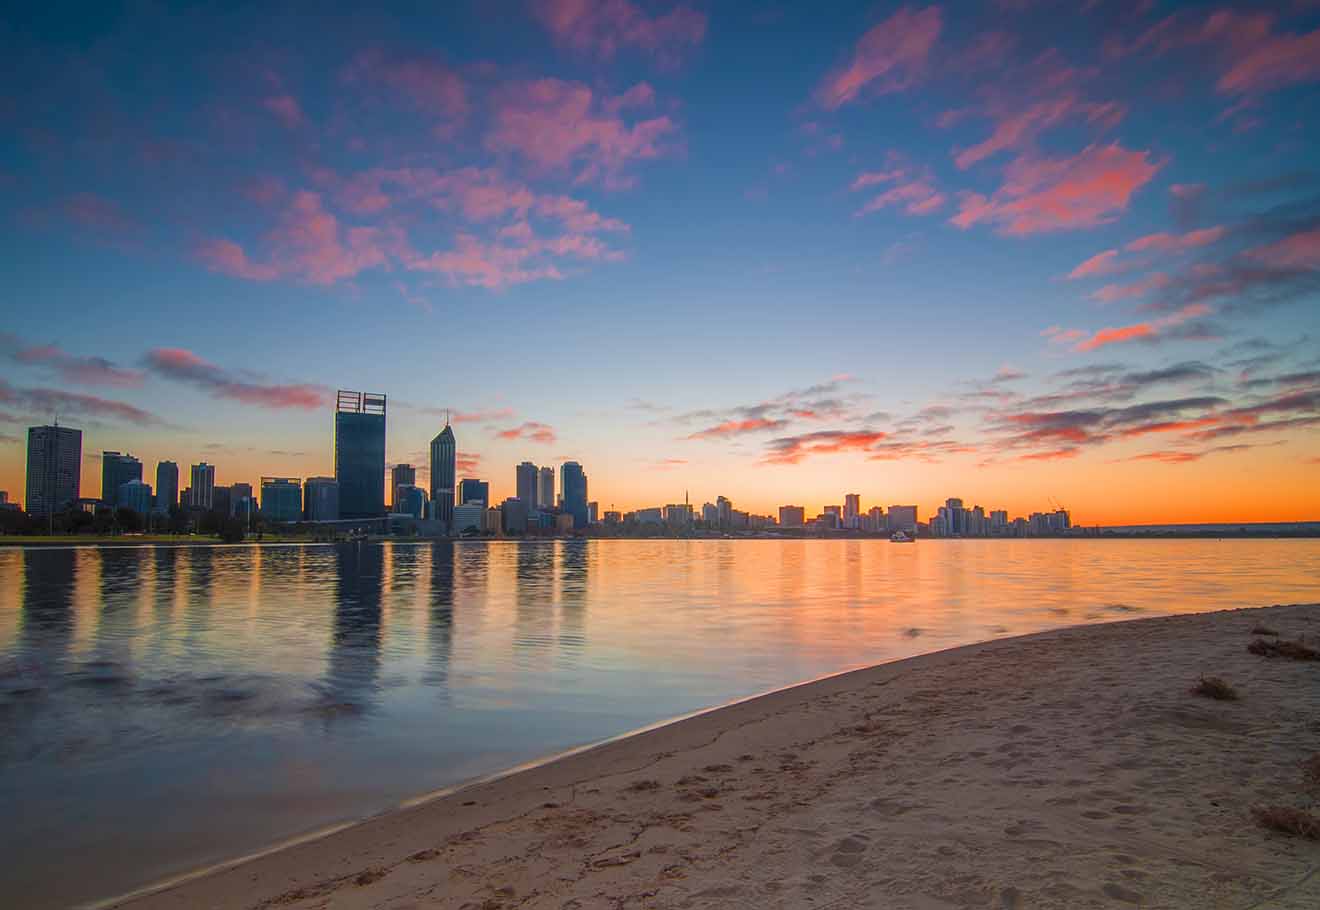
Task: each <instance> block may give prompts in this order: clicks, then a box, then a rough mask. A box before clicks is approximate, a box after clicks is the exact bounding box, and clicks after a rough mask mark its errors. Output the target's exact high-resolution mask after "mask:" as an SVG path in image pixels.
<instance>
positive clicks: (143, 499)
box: [115, 480, 151, 515]
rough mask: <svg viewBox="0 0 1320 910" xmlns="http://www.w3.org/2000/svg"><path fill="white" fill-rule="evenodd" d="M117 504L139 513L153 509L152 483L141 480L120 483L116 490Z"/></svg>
mask: <svg viewBox="0 0 1320 910" xmlns="http://www.w3.org/2000/svg"><path fill="white" fill-rule="evenodd" d="M115 506H116V507H117V508H125V509H131V510H132V511H134V512H137V513H138V514H139V515H146V514H147V512H149V511H151V485H150V484H145V483H143V482H142V481H140V480H130V481H127V482H125V483H123V484H120V486H119V489H118V490H116V491H115Z"/></svg>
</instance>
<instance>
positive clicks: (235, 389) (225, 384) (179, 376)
mask: <svg viewBox="0 0 1320 910" xmlns="http://www.w3.org/2000/svg"><path fill="white" fill-rule="evenodd" d="M143 363H144V364H145V365H146V367H147V369H148V370H150V371H151V372H152V373H154V374H156V375H157V376H160V377H162V378H164V379H169V380H173V381H175V382H183V383H187V384H189V385H192V386H196V387H197V388H200V389H203V390H205V391H207V392H210V393H211V395H213V396H214V397H216V398H229V399H232V400H234V401H241V402H243V403H244V404H251V405H257V406H258V407H263V408H272V409H275V410H282V409H285V408H302V409H305V410H315V409H318V408H323V407H326V406H327V403H328V402H329V392H328V390H326V389H325V388H324V387H322V386H318V385H311V384H308V383H291V384H280V383H266V382H260V381H257V380H256V379H255V378H249V377H241V376H238V375H235V374H233V373H231V372H230V371H228V370H225V369H224V368H222V367H220V366H217V365H216V364H214V363H211V362H209V361H206V360H203V359H202V358H201V357H199V356H197V355H196V354H194V353H193V352H192V351H189V350H187V349H185V348H154V349H152V350H151V351H149V352H147V354H146V356H145V357H144V358H143Z"/></svg>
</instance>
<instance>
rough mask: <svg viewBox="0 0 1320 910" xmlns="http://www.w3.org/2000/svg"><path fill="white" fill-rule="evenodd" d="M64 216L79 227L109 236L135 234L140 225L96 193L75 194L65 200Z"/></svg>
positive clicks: (114, 204) (116, 205)
mask: <svg viewBox="0 0 1320 910" xmlns="http://www.w3.org/2000/svg"><path fill="white" fill-rule="evenodd" d="M63 210H64V215H65V217H67V218H68V219H69V220H70V221H72V222H74V223H75V224H77V225H78V226H79V227H83V228H88V229H90V230H93V231H97V232H100V233H104V234H106V235H109V236H114V235H117V234H122V233H124V232H135V231H137V230H138V227H139V226H138V224H137V222H136V221H134V220H133V219H132V218H130V217H128V215H126V214H124V211H123V209H121V208H120V207H119V204H118V203H116V202H112V201H111V200H109V199H106V198H105V197H104V196H98V195H96V194H95V193H74V194H73V195H72V196H68V197H66V198H65V199H64V203H63Z"/></svg>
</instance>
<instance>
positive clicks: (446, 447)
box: [431, 420, 458, 530]
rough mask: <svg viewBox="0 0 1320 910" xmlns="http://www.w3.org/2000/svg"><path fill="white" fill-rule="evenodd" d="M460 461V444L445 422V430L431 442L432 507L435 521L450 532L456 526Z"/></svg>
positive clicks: (447, 422)
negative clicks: (455, 506)
mask: <svg viewBox="0 0 1320 910" xmlns="http://www.w3.org/2000/svg"><path fill="white" fill-rule="evenodd" d="M457 461H458V443H457V442H455V441H454V431H453V430H451V429H450V428H449V421H448V420H446V421H445V428H444V429H443V430H441V431H440V432H439V433H437V434H436V437H435V439H432V440H431V507H432V508H433V509H435V520H436V521H440V522H444V526H445V529H446V530H448V529H449V528H452V527H453V525H454V480H455V472H456V470H457V469H456V467H455V466H456V464H457Z"/></svg>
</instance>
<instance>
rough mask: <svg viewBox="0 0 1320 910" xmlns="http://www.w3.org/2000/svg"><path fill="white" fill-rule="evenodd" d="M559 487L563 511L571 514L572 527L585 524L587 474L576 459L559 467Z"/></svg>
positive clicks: (580, 526)
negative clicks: (561, 494) (561, 492)
mask: <svg viewBox="0 0 1320 910" xmlns="http://www.w3.org/2000/svg"><path fill="white" fill-rule="evenodd" d="M559 489H560V490H561V491H563V497H564V511H565V512H567V513H568V514H569V515H572V516H573V527H575V528H585V527H586V526H587V474H586V472H585V471H583V470H582V465H580V464H578V463H577V462H576V461H566V462H564V463H563V465H562V466H560V468H559Z"/></svg>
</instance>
